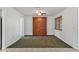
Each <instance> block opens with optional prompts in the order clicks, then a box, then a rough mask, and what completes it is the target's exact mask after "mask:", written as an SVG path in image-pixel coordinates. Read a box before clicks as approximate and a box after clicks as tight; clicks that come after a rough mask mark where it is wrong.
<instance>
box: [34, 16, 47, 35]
mask: <svg viewBox="0 0 79 59" xmlns="http://www.w3.org/2000/svg"><path fill="white" fill-rule="evenodd" d="M46 35H47V17H33V36H46Z"/></svg>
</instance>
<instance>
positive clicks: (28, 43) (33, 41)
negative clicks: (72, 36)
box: [8, 36, 72, 48]
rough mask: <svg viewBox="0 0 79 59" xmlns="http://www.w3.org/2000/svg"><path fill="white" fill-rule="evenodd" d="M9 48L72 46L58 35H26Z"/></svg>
mask: <svg viewBox="0 0 79 59" xmlns="http://www.w3.org/2000/svg"><path fill="white" fill-rule="evenodd" d="M8 48H72V47H71V46H69V45H68V44H66V43H65V42H63V41H61V40H60V39H59V38H57V37H56V36H24V37H22V38H21V39H20V40H18V41H17V42H15V43H14V44H12V45H11V46H9V47H8Z"/></svg>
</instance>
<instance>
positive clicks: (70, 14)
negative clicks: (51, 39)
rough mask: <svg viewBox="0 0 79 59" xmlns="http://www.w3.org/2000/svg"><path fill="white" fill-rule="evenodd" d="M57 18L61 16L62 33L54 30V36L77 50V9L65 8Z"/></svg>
mask: <svg viewBox="0 0 79 59" xmlns="http://www.w3.org/2000/svg"><path fill="white" fill-rule="evenodd" d="M57 16H62V17H63V21H62V25H63V26H62V31H58V30H55V35H56V36H57V37H59V38H60V39H62V40H63V41H65V42H66V43H68V44H69V45H71V46H72V47H74V48H76V49H78V25H77V24H78V8H76V7H75V8H74V7H71V8H67V9H65V10H64V11H62V12H61V13H59V14H57V15H56V16H55V17H57Z"/></svg>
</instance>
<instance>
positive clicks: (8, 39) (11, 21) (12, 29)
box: [2, 7, 23, 49]
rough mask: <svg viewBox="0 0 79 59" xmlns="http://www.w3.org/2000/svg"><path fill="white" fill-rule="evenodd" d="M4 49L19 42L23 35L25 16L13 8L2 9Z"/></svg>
mask: <svg viewBox="0 0 79 59" xmlns="http://www.w3.org/2000/svg"><path fill="white" fill-rule="evenodd" d="M2 22H3V24H2V27H3V28H2V29H3V32H2V39H3V40H2V43H3V44H2V48H3V49H4V48H6V47H8V46H10V45H11V44H13V43H14V42H16V41H17V40H19V38H20V37H21V36H22V35H23V30H22V26H23V25H22V24H23V23H22V22H23V15H21V14H20V13H19V12H18V11H16V10H15V9H13V8H8V7H7V8H3V9H2Z"/></svg>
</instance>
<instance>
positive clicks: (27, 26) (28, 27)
mask: <svg viewBox="0 0 79 59" xmlns="http://www.w3.org/2000/svg"><path fill="white" fill-rule="evenodd" d="M32 17H33V16H25V17H24V35H32V34H33V25H32V24H33V22H32ZM53 34H54V18H53V17H52V16H47V35H53Z"/></svg>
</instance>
